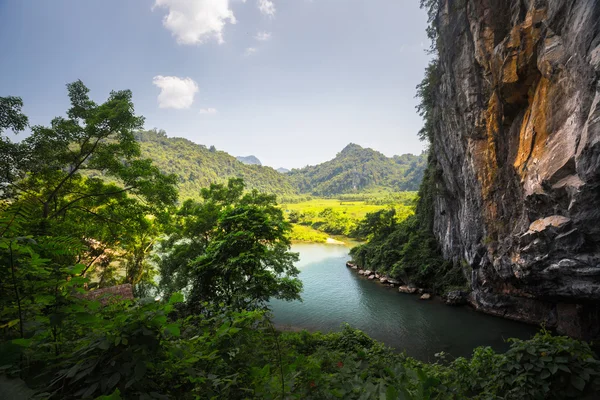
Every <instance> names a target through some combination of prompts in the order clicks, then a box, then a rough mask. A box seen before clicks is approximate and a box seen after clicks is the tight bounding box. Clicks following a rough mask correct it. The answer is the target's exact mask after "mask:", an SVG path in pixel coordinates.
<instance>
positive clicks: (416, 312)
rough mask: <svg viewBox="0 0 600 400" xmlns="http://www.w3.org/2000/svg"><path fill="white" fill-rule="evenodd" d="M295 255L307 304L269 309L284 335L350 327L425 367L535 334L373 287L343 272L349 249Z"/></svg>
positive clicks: (317, 248)
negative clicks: (438, 356) (439, 356)
mask: <svg viewBox="0 0 600 400" xmlns="http://www.w3.org/2000/svg"><path fill="white" fill-rule="evenodd" d="M292 251H294V252H297V253H299V254H300V260H299V261H298V262H297V263H296V266H297V268H298V269H299V270H300V275H299V276H298V277H299V278H300V280H301V281H302V284H303V286H304V289H303V292H302V294H301V296H302V300H303V301H292V302H286V301H280V300H272V301H271V302H270V303H269V304H270V307H271V309H272V311H273V323H274V324H275V326H277V327H278V329H279V328H282V330H283V331H288V330H290V331H297V330H304V329H306V330H307V331H309V332H316V331H321V332H336V331H339V330H340V329H341V328H342V327H343V326H344V324H345V323H348V324H350V326H352V327H355V328H357V329H360V330H362V331H364V332H365V333H367V334H368V335H369V336H371V337H373V338H374V339H376V340H379V341H381V342H382V343H384V344H385V345H386V346H389V347H392V348H394V349H395V351H397V352H406V353H407V354H408V355H410V356H412V357H415V358H417V359H419V360H422V361H432V360H434V358H435V357H434V355H435V353H439V352H440V351H443V352H446V353H448V354H450V355H451V356H452V357H457V356H469V355H470V354H471V353H472V351H473V349H474V348H475V347H477V346H492V347H493V348H494V349H495V350H496V351H504V350H506V349H507V348H508V345H507V344H506V343H505V341H504V339H506V338H509V337H518V338H521V339H528V338H530V337H531V336H532V335H533V334H534V333H535V332H536V331H537V328H535V327H533V326H530V325H525V324H521V323H518V322H514V321H510V320H506V319H503V318H498V317H493V316H489V315H486V314H482V313H479V312H477V311H475V310H473V309H471V308H470V307H448V306H446V305H444V304H443V303H442V301H441V298H437V297H434V298H433V299H432V300H429V301H424V300H420V299H419V297H418V296H416V295H415V296H409V295H402V294H400V293H399V292H398V285H397V284H396V286H395V287H394V288H392V287H390V286H385V285H383V284H374V283H373V282H372V281H369V280H368V277H367V278H364V276H360V275H358V274H357V273H356V272H354V270H351V269H350V268H347V267H346V266H345V263H346V262H347V261H349V259H350V257H349V256H348V247H347V246H338V245H327V244H308V243H296V244H294V245H292Z"/></svg>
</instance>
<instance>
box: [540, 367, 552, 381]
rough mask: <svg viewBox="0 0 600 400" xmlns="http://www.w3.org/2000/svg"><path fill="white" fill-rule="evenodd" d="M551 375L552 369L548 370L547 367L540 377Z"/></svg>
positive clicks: (544, 377)
mask: <svg viewBox="0 0 600 400" xmlns="http://www.w3.org/2000/svg"><path fill="white" fill-rule="evenodd" d="M550 375H552V374H551V373H550V371H548V370H547V369H544V370H543V371H542V373H541V374H540V379H547V378H548V377H550Z"/></svg>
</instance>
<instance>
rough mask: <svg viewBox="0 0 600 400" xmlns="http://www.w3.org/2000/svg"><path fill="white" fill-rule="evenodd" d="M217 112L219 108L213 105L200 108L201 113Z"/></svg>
mask: <svg viewBox="0 0 600 400" xmlns="http://www.w3.org/2000/svg"><path fill="white" fill-rule="evenodd" d="M217 112H218V111H217V109H216V108H212V107H209V108H201V109H200V114H216V113H217Z"/></svg>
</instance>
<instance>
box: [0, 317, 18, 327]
mask: <svg viewBox="0 0 600 400" xmlns="http://www.w3.org/2000/svg"><path fill="white" fill-rule="evenodd" d="M18 323H19V319H13V320H12V321H8V322H7V323H6V324H4V325H0V328H10V327H13V326H15V325H16V324H18Z"/></svg>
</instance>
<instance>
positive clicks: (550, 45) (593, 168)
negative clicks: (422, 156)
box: [432, 0, 600, 339]
mask: <svg viewBox="0 0 600 400" xmlns="http://www.w3.org/2000/svg"><path fill="white" fill-rule="evenodd" d="M599 21H600V1H598V0H579V1H571V0H536V1H518V0H497V1H492V0H464V1H457V0H442V1H441V9H440V12H439V14H438V18H437V25H438V27H439V32H440V39H439V44H440V52H439V58H440V64H439V65H440V68H439V70H440V71H439V72H440V76H439V82H437V85H436V88H437V89H436V96H435V97H436V106H435V111H434V114H435V127H434V137H433V143H432V151H433V155H434V157H435V166H436V169H437V172H438V174H437V175H436V176H437V177H438V178H437V182H436V183H437V191H436V192H437V193H438V194H437V195H436V199H435V223H434V233H435V235H436V237H437V238H438V240H439V242H440V244H441V246H442V250H443V253H444V256H445V257H446V258H448V259H451V260H453V261H454V262H455V263H459V264H461V265H463V266H464V272H465V275H466V276H468V278H469V280H470V285H471V289H472V293H471V295H470V297H469V301H470V302H471V304H472V305H473V306H474V307H476V308H477V309H479V310H481V311H484V312H488V313H492V314H496V315H501V316H504V317H507V318H512V319H518V320H522V321H528V322H531V323H542V322H543V323H546V325H547V326H548V327H551V328H557V329H558V331H559V332H561V333H567V334H570V335H572V336H577V337H582V338H586V339H589V338H592V337H598V336H599V334H600V323H599V314H600V313H599V311H598V310H599V307H598V304H599V302H600V22H599Z"/></svg>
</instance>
